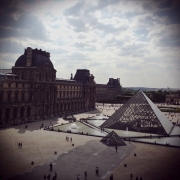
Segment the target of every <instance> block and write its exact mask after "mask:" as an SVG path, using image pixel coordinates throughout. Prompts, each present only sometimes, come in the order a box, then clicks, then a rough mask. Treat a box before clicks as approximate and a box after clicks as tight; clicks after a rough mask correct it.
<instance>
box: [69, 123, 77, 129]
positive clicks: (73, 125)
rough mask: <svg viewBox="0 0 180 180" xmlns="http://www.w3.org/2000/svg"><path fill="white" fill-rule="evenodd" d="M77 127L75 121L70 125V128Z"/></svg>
mask: <svg viewBox="0 0 180 180" xmlns="http://www.w3.org/2000/svg"><path fill="white" fill-rule="evenodd" d="M77 128H78V126H77V125H76V124H75V123H72V124H71V126H70V129H77Z"/></svg>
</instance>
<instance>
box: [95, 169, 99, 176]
mask: <svg viewBox="0 0 180 180" xmlns="http://www.w3.org/2000/svg"><path fill="white" fill-rule="evenodd" d="M96 175H97V176H99V169H98V167H96Z"/></svg>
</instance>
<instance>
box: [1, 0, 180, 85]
mask: <svg viewBox="0 0 180 180" xmlns="http://www.w3.org/2000/svg"><path fill="white" fill-rule="evenodd" d="M0 3H1V6H0V68H11V67H12V66H13V65H14V63H15V61H16V60H17V58H18V57H19V56H20V55H21V54H23V53H24V48H26V47H32V48H38V49H40V48H41V49H42V50H46V51H48V52H50V53H51V61H52V62H53V64H54V67H55V69H56V70H57V77H58V78H70V74H71V73H73V74H75V72H76V69H84V68H86V69H89V70H90V73H91V74H93V75H94V76H95V81H96V83H107V82H108V79H109V78H111V77H112V78H120V81H121V84H122V86H123V87H137V86H145V87H171V88H180V14H179V12H180V3H179V0H167V1H166V0H9V1H7V0H0Z"/></svg>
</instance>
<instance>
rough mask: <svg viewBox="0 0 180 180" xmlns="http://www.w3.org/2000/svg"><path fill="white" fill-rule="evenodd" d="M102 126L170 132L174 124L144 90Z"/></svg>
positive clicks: (149, 131) (140, 130)
mask: <svg viewBox="0 0 180 180" xmlns="http://www.w3.org/2000/svg"><path fill="white" fill-rule="evenodd" d="M101 127H103V128H112V129H120V130H126V128H128V130H130V131H138V132H148V133H158V134H169V133H170V131H171V130H172V128H173V125H172V123H171V122H170V121H169V120H168V119H167V118H166V117H165V116H164V115H163V114H162V113H161V111H160V110H159V109H158V108H157V107H156V106H155V105H154V103H153V102H152V101H151V100H150V99H149V98H148V97H147V96H146V95H145V94H144V93H143V92H142V91H138V92H137V93H136V94H135V95H134V96H133V97H132V98H131V99H129V100H128V101H127V102H126V103H125V104H124V105H123V106H122V107H120V108H119V109H118V110H117V111H116V112H115V113H114V114H113V115H112V116H111V117H110V118H109V119H108V120H107V121H105V122H104V123H103V124H102V125H101Z"/></svg>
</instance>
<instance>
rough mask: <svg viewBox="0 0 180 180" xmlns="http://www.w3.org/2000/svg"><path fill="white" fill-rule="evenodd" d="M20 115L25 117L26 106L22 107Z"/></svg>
mask: <svg viewBox="0 0 180 180" xmlns="http://www.w3.org/2000/svg"><path fill="white" fill-rule="evenodd" d="M20 117H24V107H21V109H20Z"/></svg>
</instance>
